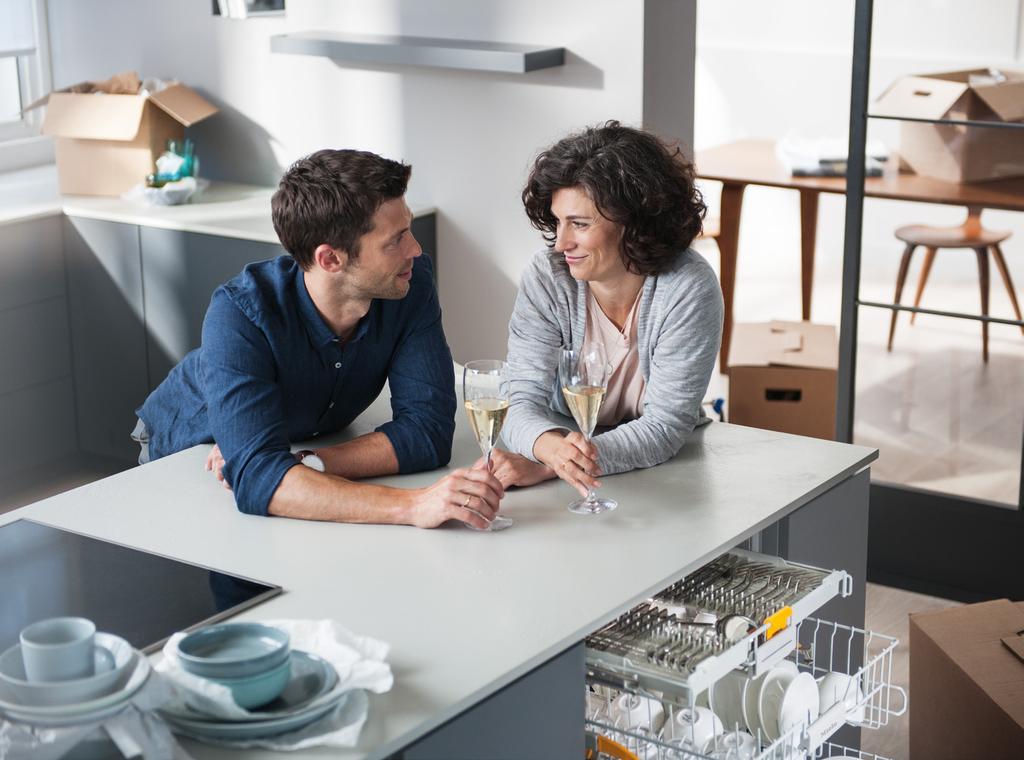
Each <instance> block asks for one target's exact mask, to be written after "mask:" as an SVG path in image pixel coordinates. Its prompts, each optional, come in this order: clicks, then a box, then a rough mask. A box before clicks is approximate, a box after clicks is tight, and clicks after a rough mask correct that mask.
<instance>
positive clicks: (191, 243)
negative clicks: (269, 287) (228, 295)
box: [140, 227, 284, 388]
mask: <svg viewBox="0 0 1024 760" xmlns="http://www.w3.org/2000/svg"><path fill="white" fill-rule="evenodd" d="M140 240H141V250H142V285H143V289H144V292H145V295H146V333H147V346H146V362H147V367H148V372H149V382H150V387H151V388H155V387H156V386H158V385H159V384H160V383H161V382H163V379H164V378H165V377H167V373H168V372H170V371H171V369H172V368H173V367H174V365H176V364H177V363H178V362H180V361H181V360H182V358H184V356H185V354H187V353H188V352H189V351H191V350H192V349H193V348H197V347H198V346H199V344H200V342H201V340H202V331H203V318H204V317H205V316H206V309H207V307H208V306H209V305H210V296H211V295H213V291H214V290H216V289H217V286H218V285H221V284H222V283H224V282H226V281H227V280H230V279H231V278H232V277H234V276H235V275H236V274H238V273H239V272H240V271H241V270H242V268H243V267H244V266H245V265H246V264H249V263H250V262H253V261H262V260H264V259H270V258H274V257H275V256H279V255H281V254H282V253H284V251H283V250H282V248H281V247H280V246H278V245H272V244H270V243H260V242H256V241H253V240H239V239H236V238H226V237H217V236H213V235H200V234H198V233H194V232H179V231H176V230H162V229H158V228H156V227H141V228H140Z"/></svg>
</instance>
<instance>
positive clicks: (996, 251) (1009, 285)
mask: <svg viewBox="0 0 1024 760" xmlns="http://www.w3.org/2000/svg"><path fill="white" fill-rule="evenodd" d="M992 258H993V259H995V262H996V268H997V269H998V270H999V274H1000V276H1001V277H1002V278H1003V285H1005V286H1006V292H1007V293H1009V294H1010V303H1011V304H1013V313H1014V314H1016V315H1017V320H1018V321H1024V317H1022V316H1021V315H1020V304H1019V303H1017V290H1016V289H1015V288H1014V287H1013V279H1012V278H1011V277H1010V270H1009V269H1007V267H1006V259H1004V258H1003V251H1002V249H1001V248H1000V247H999V243H995V244H994V245H993V246H992ZM1020 331H1021V332H1022V333H1024V325H1021V328H1020Z"/></svg>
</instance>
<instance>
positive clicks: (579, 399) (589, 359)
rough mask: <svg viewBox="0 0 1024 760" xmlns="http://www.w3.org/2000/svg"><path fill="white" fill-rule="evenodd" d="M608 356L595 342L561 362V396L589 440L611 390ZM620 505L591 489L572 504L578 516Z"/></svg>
mask: <svg viewBox="0 0 1024 760" xmlns="http://www.w3.org/2000/svg"><path fill="white" fill-rule="evenodd" d="M608 374H609V373H608V357H607V356H606V354H605V351H604V346H602V345H601V344H600V343H594V344H593V345H590V346H587V347H585V348H583V349H580V350H573V349H564V350H563V351H562V356H561V358H560V360H559V363H558V375H559V381H560V383H561V385H562V395H563V396H564V397H565V403H566V405H568V407H569V411H570V412H572V416H573V418H574V419H575V420H576V424H577V425H578V426H579V428H580V432H581V433H583V437H584V438H586V439H587V440H588V441H589V440H590V437H591V436H592V435H593V434H594V428H595V427H596V425H597V414H598V412H599V411H601V402H602V401H604V394H605V393H606V392H607V391H608ZM617 506H619V503H618V502H617V501H615V500H614V499H608V498H600V499H599V498H598V497H597V493H595V491H594V489H593V488H591V489H590V491H589V493H587V498H585V499H579V500H577V501H574V502H573V503H572V504H570V505H569V511H570V512H575V513H576V514H578V515H597V514H600V513H601V512H608V511H610V510H612V509H615V508H616V507H617Z"/></svg>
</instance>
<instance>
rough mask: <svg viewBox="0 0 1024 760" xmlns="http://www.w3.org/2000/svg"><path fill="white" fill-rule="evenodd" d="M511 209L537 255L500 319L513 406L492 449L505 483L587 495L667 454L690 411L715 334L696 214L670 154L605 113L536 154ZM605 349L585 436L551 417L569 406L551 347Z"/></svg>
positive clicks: (700, 206) (693, 195)
mask: <svg viewBox="0 0 1024 760" xmlns="http://www.w3.org/2000/svg"><path fill="white" fill-rule="evenodd" d="M523 205H524V206H525V207H526V214H527V216H528V217H529V218H530V221H531V222H532V224H533V226H534V227H536V228H537V229H539V230H540V231H541V232H542V233H543V235H544V239H545V240H546V241H547V243H548V249H547V250H544V251H541V252H540V253H538V254H536V255H535V256H534V257H533V259H532V260H531V262H530V264H529V266H528V267H527V269H526V271H525V272H524V274H523V278H522V282H521V285H520V289H519V294H518V296H517V298H516V304H515V309H514V311H513V314H512V319H511V322H510V323H509V340H508V364H509V377H510V380H511V397H512V404H511V408H510V409H509V415H508V418H507V420H506V422H505V427H504V429H503V430H502V437H503V438H504V440H505V442H506V444H507V446H508V448H509V450H510V451H509V452H495V454H496V456H495V458H494V464H495V467H494V474H495V475H496V477H497V478H498V480H500V481H501V483H502V485H504V486H506V487H507V486H511V485H518V486H526V485H532V484H534V483H539V482H540V481H542V480H547V479H549V478H554V477H560V478H562V479H563V480H565V481H566V482H568V483H570V484H571V485H573V486H574V487H575V488H576V489H577V490H578V491H579V492H580V493H581V494H583V495H586V492H587V490H588V489H589V488H596V487H599V486H600V483H599V482H598V480H597V478H598V476H599V475H601V474H609V475H610V474H613V473H618V472H625V471H627V470H632V469H634V468H637V467H653V466H654V465H657V464H660V463H662V462H664V461H665V460H667V459H669V458H670V457H672V456H673V455H674V454H675V453H676V452H677V451H679V449H680V447H681V446H682V445H683V443H684V442H685V441H686V438H687V436H688V435H689V434H690V433H691V432H692V431H693V429H694V427H696V426H697V425H700V424H702V423H703V422H705V421H706V418H705V416H704V411H703V408H702V405H701V404H702V401H703V398H704V394H705V392H706V391H707V387H708V382H709V380H710V378H711V372H712V371H713V368H714V365H715V357H716V355H717V353H718V347H719V343H720V342H721V338H722V292H721V289H720V288H719V285H718V280H717V279H716V278H715V274H714V272H713V271H712V269H711V267H710V266H709V265H708V263H707V262H706V261H705V260H704V259H703V258H701V256H700V255H699V254H697V253H696V252H695V251H693V250H692V249H690V247H689V246H690V244H691V243H692V242H693V240H694V238H696V237H697V236H698V235H699V234H700V231H701V224H702V219H703V217H704V215H705V213H706V211H707V209H706V207H705V206H704V202H703V199H702V197H701V194H700V191H699V190H697V188H696V187H695V185H694V169H693V164H691V163H690V162H689V161H687V160H686V158H685V157H684V156H683V155H682V153H681V152H680V150H679V148H678V147H676V146H669V145H666V144H665V143H663V142H661V141H660V140H659V139H658V138H656V137H655V136H653V135H651V134H649V133H647V132H644V131H642V130H638V129H632V128H630V127H624V126H622V125H620V124H619V123H618V122H616V121H609V122H607V123H606V124H605V125H604V126H601V127H594V128H588V129H586V130H584V131H583V132H580V133H578V134H573V135H570V136H568V137H566V138H564V139H563V140H560V141H559V142H557V143H556V144H555V145H554V146H552V147H551V148H549V149H548V150H546V151H544V152H543V153H541V154H540V155H539V156H538V157H537V159H536V161H535V162H534V165H533V168H532V170H531V172H530V178H529V180H528V181H527V184H526V188H525V189H524V190H523ZM593 341H599V342H602V343H603V344H604V347H605V350H606V353H607V354H608V360H609V364H610V365H611V370H612V371H611V375H610V380H609V383H608V393H607V395H606V396H605V401H604V404H603V406H602V408H601V416H600V417H599V418H598V426H599V427H602V426H603V427H610V428H611V429H608V430H605V431H604V432H600V433H598V434H597V435H595V436H594V437H593V439H592V441H591V442H589V443H588V442H587V441H586V440H585V439H584V438H583V436H582V435H581V434H580V433H578V432H570V431H569V430H568V429H567V428H565V427H563V426H561V425H559V424H558V423H556V422H553V421H552V420H551V418H550V416H549V414H548V412H549V410H554V411H556V412H559V413H561V414H564V415H568V414H569V410H568V408H567V407H566V405H565V401H564V399H563V398H562V394H561V392H560V388H559V384H558V378H557V374H558V358H559V354H560V352H561V350H562V348H563V347H572V348H576V349H579V348H581V347H583V346H584V345H586V344H589V343H590V342H593Z"/></svg>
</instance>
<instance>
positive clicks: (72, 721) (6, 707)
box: [0, 655, 150, 728]
mask: <svg viewBox="0 0 1024 760" xmlns="http://www.w3.org/2000/svg"><path fill="white" fill-rule="evenodd" d="M149 673H150V665H149V660H148V659H147V658H146V657H144V656H138V655H137V656H136V665H135V670H134V671H133V672H132V674H131V676H130V677H129V679H128V682H127V683H126V684H125V685H124V687H122V688H121V689H118V690H117V691H115V692H114V693H112V694H105V695H104V696H102V697H97V698H96V699H91V700H89V701H87V702H81V703H79V704H74V705H59V706H57V705H54V706H50V707H29V706H26V705H15V704H11V703H10V702H0V714H2V715H3V716H4V717H6V718H8V719H10V720H12V721H15V722H17V723H28V724H30V725H33V726H40V727H44V728H57V727H61V726H73V725H76V724H79V723H91V722H93V721H98V720H103V719H104V718H109V717H110V716H111V715H116V714H117V713H119V712H120V711H121V710H123V709H124V708H125V707H126V706H127V704H128V701H129V700H130V699H131V698H132V696H134V694H135V692H137V691H138V690H139V689H141V688H142V685H143V684H144V683H146V679H147V678H149Z"/></svg>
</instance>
